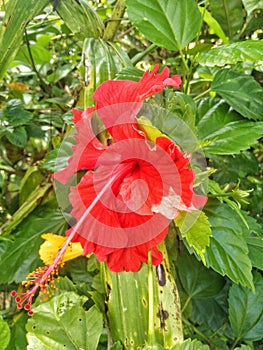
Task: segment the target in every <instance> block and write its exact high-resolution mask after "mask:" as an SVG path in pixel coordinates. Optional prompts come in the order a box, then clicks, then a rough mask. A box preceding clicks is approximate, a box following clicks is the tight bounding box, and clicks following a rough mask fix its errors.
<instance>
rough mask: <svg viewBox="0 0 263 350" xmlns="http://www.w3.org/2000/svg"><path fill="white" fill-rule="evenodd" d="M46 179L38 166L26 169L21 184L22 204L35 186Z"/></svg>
mask: <svg viewBox="0 0 263 350" xmlns="http://www.w3.org/2000/svg"><path fill="white" fill-rule="evenodd" d="M44 179H45V177H44V175H43V174H42V173H41V171H40V170H39V168H38V167H37V166H32V167H30V168H28V170H27V171H26V173H25V175H24V177H23V179H22V181H21V184H20V193H19V204H20V206H21V205H22V204H23V203H24V202H25V201H26V200H27V199H28V197H29V196H30V194H31V193H32V192H33V191H34V190H35V188H36V187H37V186H38V185H40V184H41V182H42V181H43V180H44Z"/></svg>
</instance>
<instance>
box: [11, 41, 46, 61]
mask: <svg viewBox="0 0 263 350" xmlns="http://www.w3.org/2000/svg"><path fill="white" fill-rule="evenodd" d="M30 51H31V54H32V57H33V60H34V63H35V64H45V63H50V60H51V59H52V53H51V52H50V51H48V50H47V49H45V48H44V47H43V46H41V45H39V44H30ZM15 61H21V62H25V63H27V64H28V65H31V58H30V54H29V51H28V48H27V46H26V45H24V46H22V47H20V49H19V51H18V52H17V55H16V57H15Z"/></svg>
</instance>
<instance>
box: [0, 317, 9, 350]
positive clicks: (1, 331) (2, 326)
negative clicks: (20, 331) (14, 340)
mask: <svg viewBox="0 0 263 350" xmlns="http://www.w3.org/2000/svg"><path fill="white" fill-rule="evenodd" d="M9 341H10V329H9V327H8V324H7V322H5V321H4V320H3V318H2V317H1V316H0V350H5V349H6V348H7V345H8V343H9Z"/></svg>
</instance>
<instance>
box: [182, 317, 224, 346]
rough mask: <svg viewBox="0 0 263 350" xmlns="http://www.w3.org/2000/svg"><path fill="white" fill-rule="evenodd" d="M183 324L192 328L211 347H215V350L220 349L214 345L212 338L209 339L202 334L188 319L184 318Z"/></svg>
mask: <svg viewBox="0 0 263 350" xmlns="http://www.w3.org/2000/svg"><path fill="white" fill-rule="evenodd" d="M183 323H184V324H185V325H186V326H188V327H189V328H191V329H192V330H193V331H194V332H195V333H196V334H198V335H199V336H200V337H201V338H202V339H204V341H205V342H206V343H207V344H209V346H211V347H213V349H219V348H218V347H217V345H216V344H214V343H213V342H212V341H211V339H210V338H208V337H207V336H206V335H205V334H204V333H202V332H201V331H200V330H199V329H198V328H196V327H195V326H194V325H193V324H192V323H191V322H189V321H188V320H187V319H186V318H184V317H183Z"/></svg>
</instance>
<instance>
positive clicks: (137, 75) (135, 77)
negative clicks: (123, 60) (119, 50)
mask: <svg viewBox="0 0 263 350" xmlns="http://www.w3.org/2000/svg"><path fill="white" fill-rule="evenodd" d="M143 73H144V72H143V71H142V70H141V69H137V68H134V67H128V68H123V69H122V70H121V71H120V72H119V73H117V75H116V79H118V80H132V81H139V80H140V79H141V77H142V75H143Z"/></svg>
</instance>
